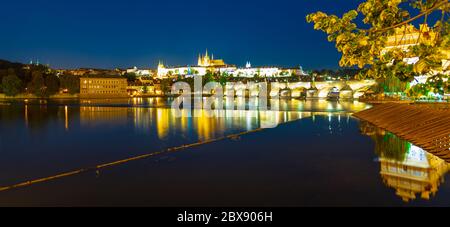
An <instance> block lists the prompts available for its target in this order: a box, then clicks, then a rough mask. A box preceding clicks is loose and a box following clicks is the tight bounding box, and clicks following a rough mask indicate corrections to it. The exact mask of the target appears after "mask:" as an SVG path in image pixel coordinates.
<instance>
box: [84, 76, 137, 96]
mask: <svg viewBox="0 0 450 227" xmlns="http://www.w3.org/2000/svg"><path fill="white" fill-rule="evenodd" d="M127 85H128V84H127V79H125V78H121V77H82V78H80V98H103V97H107V98H109V97H128V93H127Z"/></svg>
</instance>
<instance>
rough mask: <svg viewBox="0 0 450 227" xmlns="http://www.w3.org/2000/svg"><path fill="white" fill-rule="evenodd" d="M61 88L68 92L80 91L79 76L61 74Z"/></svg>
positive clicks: (75, 92)
mask: <svg viewBox="0 0 450 227" xmlns="http://www.w3.org/2000/svg"><path fill="white" fill-rule="evenodd" d="M59 79H60V86H61V88H62V89H67V90H68V91H69V94H77V93H79V92H80V78H79V77H78V76H74V75H66V74H63V75H61V76H60V77H59Z"/></svg>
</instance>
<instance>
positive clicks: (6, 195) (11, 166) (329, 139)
mask: <svg viewBox="0 0 450 227" xmlns="http://www.w3.org/2000/svg"><path fill="white" fill-rule="evenodd" d="M170 101H171V100H166V99H161V98H145V99H140V98H136V99H125V100H86V101H81V102H80V101H77V100H73V101H49V102H47V103H40V102H39V101H28V102H24V101H16V102H11V101H3V102H1V103H0V187H2V186H8V185H13V184H17V183H21V182H25V181H28V180H33V179H39V178H42V177H48V176H53V175H55V174H59V173H63V172H67V171H71V170H76V169H80V168H85V167H92V166H96V165H98V164H103V163H108V162H112V161H116V160H121V159H124V158H129V157H133V156H137V155H142V154H147V153H152V152H157V151H163V150H165V149H167V148H171V147H175V146H180V145H185V144H191V143H196V142H198V141H207V140H211V139H214V138H220V137H222V136H226V135H231V134H234V133H240V132H245V131H249V130H253V129H257V128H259V127H260V126H261V122H262V121H264V120H265V119H269V118H270V119H272V120H274V121H276V123H278V124H279V126H278V127H276V128H272V129H266V130H263V131H260V132H256V133H251V134H248V135H244V136H241V137H237V138H234V139H232V140H231V139H227V140H222V141H218V142H214V143H210V144H206V145H203V146H199V147H194V148H188V149H184V150H181V151H178V152H175V153H163V154H160V155H157V156H155V157H152V158H147V159H142V160H139V161H133V162H129V163H126V164H123V165H119V166H114V167H111V168H107V169H102V170H101V171H98V172H96V171H88V172H85V173H82V174H78V175H75V176H71V177H65V178H61V179H58V180H55V181H50V182H45V183H40V184H35V185H32V186H29V187H23V188H19V189H13V190H9V191H3V192H0V206H10V205H13V206H16V205H17V206H19V205H26V206H38V205H39V206H55V205H61V206H122V205H125V206H351V205H356V206H358V205H359V206H366V205H374V206H392V205H393V206H416V205H430V206H433V205H437V206H439V205H449V204H450V184H449V183H447V181H445V180H446V173H447V171H448V169H449V168H450V166H449V164H448V163H446V162H445V161H443V160H441V159H439V158H437V157H436V156H433V155H432V154H429V153H427V152H425V151H423V150H422V149H420V148H418V147H415V146H414V145H412V144H410V143H408V142H406V141H402V140H400V139H398V138H397V137H395V135H392V134H390V133H389V132H385V131H383V130H380V129H378V128H376V127H373V126H371V125H369V124H367V123H364V122H359V121H358V120H357V119H355V118H353V117H352V116H351V115H352V113H354V112H357V111H361V110H364V109H366V108H370V106H368V105H366V104H364V103H360V102H329V101H319V100H316V101H299V100H281V101H279V103H276V104H277V105H279V106H280V110H279V111H249V110H229V111H223V112H221V113H220V116H221V117H208V116H206V114H204V113H203V110H192V111H195V112H199V115H198V117H189V116H188V112H187V111H185V112H183V117H181V118H177V117H175V114H174V110H172V109H171V108H170ZM229 101H230V100H229ZM231 102H234V103H235V104H237V105H239V104H240V103H241V104H243V105H248V103H249V102H246V101H245V100H239V99H237V100H231ZM250 102H251V101H250Z"/></svg>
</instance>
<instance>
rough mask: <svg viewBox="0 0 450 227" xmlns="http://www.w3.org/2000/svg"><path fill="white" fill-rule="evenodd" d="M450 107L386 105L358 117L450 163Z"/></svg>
mask: <svg viewBox="0 0 450 227" xmlns="http://www.w3.org/2000/svg"><path fill="white" fill-rule="evenodd" d="M449 107H450V104H447V103H437V104H428V103H417V104H413V105H408V104H398V103H386V104H382V105H376V106H374V107H373V108H372V109H368V110H364V111H361V112H358V113H356V114H355V115H354V116H355V117H357V118H359V119H361V120H363V121H367V122H369V123H371V124H373V125H375V126H377V127H379V128H382V129H385V130H387V131H390V132H392V133H394V134H395V135H397V136H398V137H400V138H402V139H405V140H407V141H410V142H411V143H413V144H415V145H416V146H418V147H421V148H423V149H424V150H426V151H428V152H430V153H433V154H434V155H436V156H438V157H440V158H442V159H444V160H446V161H450V108H449Z"/></svg>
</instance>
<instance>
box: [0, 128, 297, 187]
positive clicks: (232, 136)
mask: <svg viewBox="0 0 450 227" xmlns="http://www.w3.org/2000/svg"><path fill="white" fill-rule="evenodd" d="M289 122H293V121H287V122H284V123H282V124H286V123H289ZM280 125H281V124H280ZM263 130H264V128H258V129H254V130H250V131H245V132H241V133H236V134H232V135H228V136H223V137H219V138H216V139H210V140H206V141H200V142H197V143H192V144H187V145H181V146H178V147H172V148H168V149H166V150H163V151H158V152H153V153H149V154H144V155H139V156H134V157H131V158H127V159H122V160H118V161H114V162H110V163H105V164H100V165H97V166H95V167H91V168H83V169H78V170H74V171H70V172H66V173H61V174H58V175H54V176H49V177H44V178H40V179H36V180H30V181H25V182H22V183H18V184H14V185H10V186H5V187H0V192H2V191H8V190H12V189H17V188H23V187H28V186H31V185H34V184H38V183H44V182H49V181H54V180H57V179H61V178H65V177H70V176H74V175H78V174H81V173H85V172H90V171H98V170H101V169H105V168H109V167H113V166H118V165H122V164H125V163H128V162H132V161H137V160H142V159H146V158H150V157H154V156H157V155H161V154H166V153H173V152H177V151H181V150H184V149H188V148H193V147H198V146H201V145H205V144H211V143H214V142H219V141H223V140H226V139H231V140H233V139H235V138H239V137H240V136H244V135H247V134H251V133H255V132H260V131H263Z"/></svg>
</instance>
